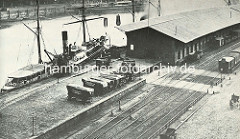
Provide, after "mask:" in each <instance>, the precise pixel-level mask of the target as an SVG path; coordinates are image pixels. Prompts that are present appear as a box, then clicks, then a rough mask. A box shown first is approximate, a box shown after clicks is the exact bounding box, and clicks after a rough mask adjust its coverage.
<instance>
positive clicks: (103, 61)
mask: <svg viewBox="0 0 240 139" xmlns="http://www.w3.org/2000/svg"><path fill="white" fill-rule="evenodd" d="M95 61H96V67H97V68H98V69H100V68H101V67H104V68H108V67H109V66H110V63H111V59H110V56H105V57H99V58H97V59H95Z"/></svg>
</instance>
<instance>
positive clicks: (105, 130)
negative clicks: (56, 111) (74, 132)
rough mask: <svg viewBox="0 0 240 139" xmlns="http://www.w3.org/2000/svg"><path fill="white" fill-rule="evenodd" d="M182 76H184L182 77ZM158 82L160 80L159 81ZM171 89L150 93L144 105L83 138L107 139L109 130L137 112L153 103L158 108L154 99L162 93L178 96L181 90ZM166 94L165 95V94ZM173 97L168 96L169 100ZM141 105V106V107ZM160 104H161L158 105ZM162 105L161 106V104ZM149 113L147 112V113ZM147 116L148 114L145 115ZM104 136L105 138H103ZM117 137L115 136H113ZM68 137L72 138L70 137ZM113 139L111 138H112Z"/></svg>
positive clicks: (129, 110) (132, 108) (127, 111)
mask: <svg viewBox="0 0 240 139" xmlns="http://www.w3.org/2000/svg"><path fill="white" fill-rule="evenodd" d="M181 76H184V74H183V75H181ZM157 80H158V79H157ZM163 81H164V80H163ZM180 81H181V80H179V81H177V83H179V82H180ZM153 82H154V81H153ZM170 88H171V87H165V88H164V89H163V88H162V89H161V91H160V90H159V91H157V92H156V91H155V92H153V93H150V94H148V96H149V97H147V99H146V100H145V102H144V103H142V101H140V102H138V104H136V105H134V106H132V107H131V108H129V109H128V110H126V111H125V112H123V113H122V114H120V115H118V116H117V117H116V118H113V119H112V120H110V121H108V122H106V124H104V125H102V126H100V127H98V128H95V130H93V132H88V133H85V136H84V135H83V134H82V137H84V138H107V137H106V136H105V135H106V134H107V133H108V131H109V130H112V129H114V127H117V125H118V124H120V123H121V122H122V121H126V120H128V119H129V117H130V116H131V115H132V114H133V113H134V112H137V111H139V110H140V109H142V108H144V107H146V106H147V105H150V103H151V102H152V105H151V107H153V105H154V104H155V106H156V103H153V102H154V101H153V98H154V99H156V97H157V96H158V95H159V94H161V92H165V93H166V91H167V92H168V94H172V93H173V94H177V93H176V91H177V90H178V91H179V89H175V90H173V89H170ZM163 94H164V93H163ZM171 96H174V95H171ZM171 96H168V97H169V98H170V97H171ZM159 98H161V95H160V96H159ZM169 98H165V100H167V99H169ZM140 104H141V105H140ZM157 104H159V103H157ZM159 105H160V104H159ZM136 106H139V107H138V108H136ZM149 110H151V109H149ZM148 112H149V111H148V110H147V113H148ZM145 114H146V113H145ZM117 134H119V133H117ZM102 136H103V137H102ZM113 136H115V135H113ZM68 137H71V135H70V136H68ZM110 138H111V137H110Z"/></svg>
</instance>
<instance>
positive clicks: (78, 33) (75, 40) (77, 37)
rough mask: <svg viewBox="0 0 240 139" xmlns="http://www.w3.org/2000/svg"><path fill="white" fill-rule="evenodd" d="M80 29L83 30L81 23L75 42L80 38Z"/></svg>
mask: <svg viewBox="0 0 240 139" xmlns="http://www.w3.org/2000/svg"><path fill="white" fill-rule="evenodd" d="M80 31H81V24H80V26H79V30H78V34H77V38H76V40H75V42H76V41H77V39H78V38H79V36H80Z"/></svg>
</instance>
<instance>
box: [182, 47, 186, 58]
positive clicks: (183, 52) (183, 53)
mask: <svg viewBox="0 0 240 139" xmlns="http://www.w3.org/2000/svg"><path fill="white" fill-rule="evenodd" d="M182 56H183V57H184V56H185V48H183V51H182Z"/></svg>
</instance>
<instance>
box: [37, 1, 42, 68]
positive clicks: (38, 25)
mask: <svg viewBox="0 0 240 139" xmlns="http://www.w3.org/2000/svg"><path fill="white" fill-rule="evenodd" d="M36 2H37V46H38V63H39V64H41V63H42V58H41V44H40V23H39V0H36Z"/></svg>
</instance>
